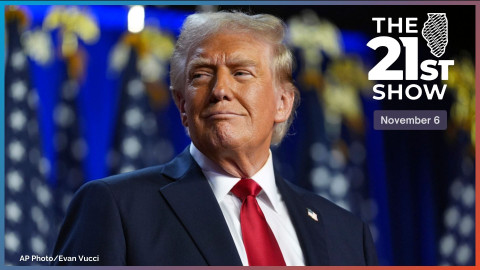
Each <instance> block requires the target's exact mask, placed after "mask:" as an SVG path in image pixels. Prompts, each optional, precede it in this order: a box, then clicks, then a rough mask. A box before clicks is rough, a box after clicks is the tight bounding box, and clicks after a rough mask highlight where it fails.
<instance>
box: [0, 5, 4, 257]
mask: <svg viewBox="0 0 480 270" xmlns="http://www.w3.org/2000/svg"><path fill="white" fill-rule="evenodd" d="M4 39H5V6H4V5H2V4H0V50H1V51H0V63H1V65H0V85H1V86H0V89H1V90H0V108H2V109H1V110H0V175H1V179H4V181H2V182H3V183H4V184H3V186H2V187H0V198H1V202H2V203H1V204H2V206H4V202H5V40H4ZM0 219H1V220H2V222H0V236H1V239H2V240H1V241H0V263H1V264H2V265H4V264H5V241H4V240H3V239H5V222H4V220H5V207H1V209H0Z"/></svg>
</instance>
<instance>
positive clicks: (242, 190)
mask: <svg viewBox="0 0 480 270" xmlns="http://www.w3.org/2000/svg"><path fill="white" fill-rule="evenodd" d="M261 190H262V188H261V187H260V186H259V185H258V184H257V182H255V181H254V180H252V179H248V178H244V179H240V181H238V183H237V184H236V185H235V186H234V187H233V188H232V193H233V194H235V196H237V197H238V198H239V199H240V200H242V201H243V200H245V199H246V198H247V197H248V196H254V197H256V196H257V195H258V193H260V191H261Z"/></svg>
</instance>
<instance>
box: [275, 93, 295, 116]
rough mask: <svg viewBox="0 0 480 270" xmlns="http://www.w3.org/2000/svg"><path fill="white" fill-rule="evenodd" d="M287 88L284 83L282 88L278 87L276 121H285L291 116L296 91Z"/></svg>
mask: <svg viewBox="0 0 480 270" xmlns="http://www.w3.org/2000/svg"><path fill="white" fill-rule="evenodd" d="M287 89H288V88H287V87H286V86H285V85H283V86H282V88H281V89H278V90H279V91H278V92H277V93H278V95H277V111H276V115H275V123H282V122H285V121H287V120H288V117H290V113H291V111H292V108H293V101H294V100H295V93H294V91H290V90H287Z"/></svg>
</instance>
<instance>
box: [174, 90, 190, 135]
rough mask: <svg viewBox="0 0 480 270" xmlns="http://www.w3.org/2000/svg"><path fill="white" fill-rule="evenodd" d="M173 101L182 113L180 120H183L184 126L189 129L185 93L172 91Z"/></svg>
mask: <svg viewBox="0 0 480 270" xmlns="http://www.w3.org/2000/svg"><path fill="white" fill-rule="evenodd" d="M172 94H173V100H174V101H175V105H177V108H178V111H179V112H180V119H182V124H183V126H184V127H188V121H187V120H188V119H187V113H186V111H185V97H184V96H183V93H182V92H181V91H178V90H172Z"/></svg>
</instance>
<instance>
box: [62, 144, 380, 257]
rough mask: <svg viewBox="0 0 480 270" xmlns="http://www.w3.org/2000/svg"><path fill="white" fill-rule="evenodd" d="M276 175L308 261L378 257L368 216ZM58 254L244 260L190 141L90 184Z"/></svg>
mask: <svg viewBox="0 0 480 270" xmlns="http://www.w3.org/2000/svg"><path fill="white" fill-rule="evenodd" d="M275 177H276V184H277V186H278V189H279V191H280V193H281V194H282V197H283V199H284V201H285V204H286V206H287V208H288V211H289V214H290V217H291V219H292V223H293V225H294V227H295V230H296V232H297V235H298V239H299V241H300V246H301V248H302V250H303V254H304V257H305V261H306V264H307V265H376V264H377V257H376V252H375V247H374V245H373V242H372V238H371V235H370V231H369V229H368V226H367V225H366V224H365V223H363V222H362V221H361V220H360V219H358V218H356V217H355V216H353V215H352V214H350V213H349V212H347V211H345V210H343V209H342V208H340V207H338V206H336V205H334V204H333V203H331V202H329V201H328V200H326V199H324V198H321V197H319V196H317V195H315V194H313V193H311V192H308V191H305V190H302V189H300V188H298V187H296V186H294V185H292V184H290V183H289V182H287V181H285V180H283V179H282V178H281V177H279V176H278V173H275ZM307 208H309V209H311V210H312V211H314V212H315V213H316V214H317V215H318V221H316V220H314V219H312V218H311V217H310V216H309V215H308V214H307ZM53 255H54V256H56V255H63V256H80V255H83V256H97V255H98V256H99V262H80V261H78V258H77V261H76V262H59V261H58V259H57V261H56V262H54V263H53V264H55V265H242V262H241V260H240V257H239V255H238V252H237V249H236V247H235V244H234V242H233V239H232V236H231V235H230V231H229V229H228V226H227V224H226V222H225V219H224V217H223V214H222V211H221V210H220V207H219V205H218V203H217V201H216V199H215V196H214V194H213V191H212V190H211V188H210V186H209V184H208V181H207V179H206V178H205V176H204V175H203V173H202V171H201V169H200V167H199V166H198V164H197V163H196V162H195V161H194V160H193V158H192V156H191V155H190V153H189V151H188V148H187V150H185V151H184V152H183V153H182V154H180V155H179V156H177V157H176V158H175V159H174V160H172V161H171V162H170V163H168V164H166V165H161V166H157V167H151V168H146V169H143V170H138V171H134V172H131V173H125V174H121V175H116V176H112V177H108V178H105V179H102V180H96V181H91V182H89V183H87V184H85V185H84V186H83V187H82V188H81V189H80V190H79V191H78V192H77V194H76V195H75V197H74V199H73V201H72V203H71V204H70V207H69V210H68V214H67V216H66V218H65V221H64V224H63V226H62V228H61V230H60V234H59V236H58V239H57V243H56V245H55V248H54V252H53Z"/></svg>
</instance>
